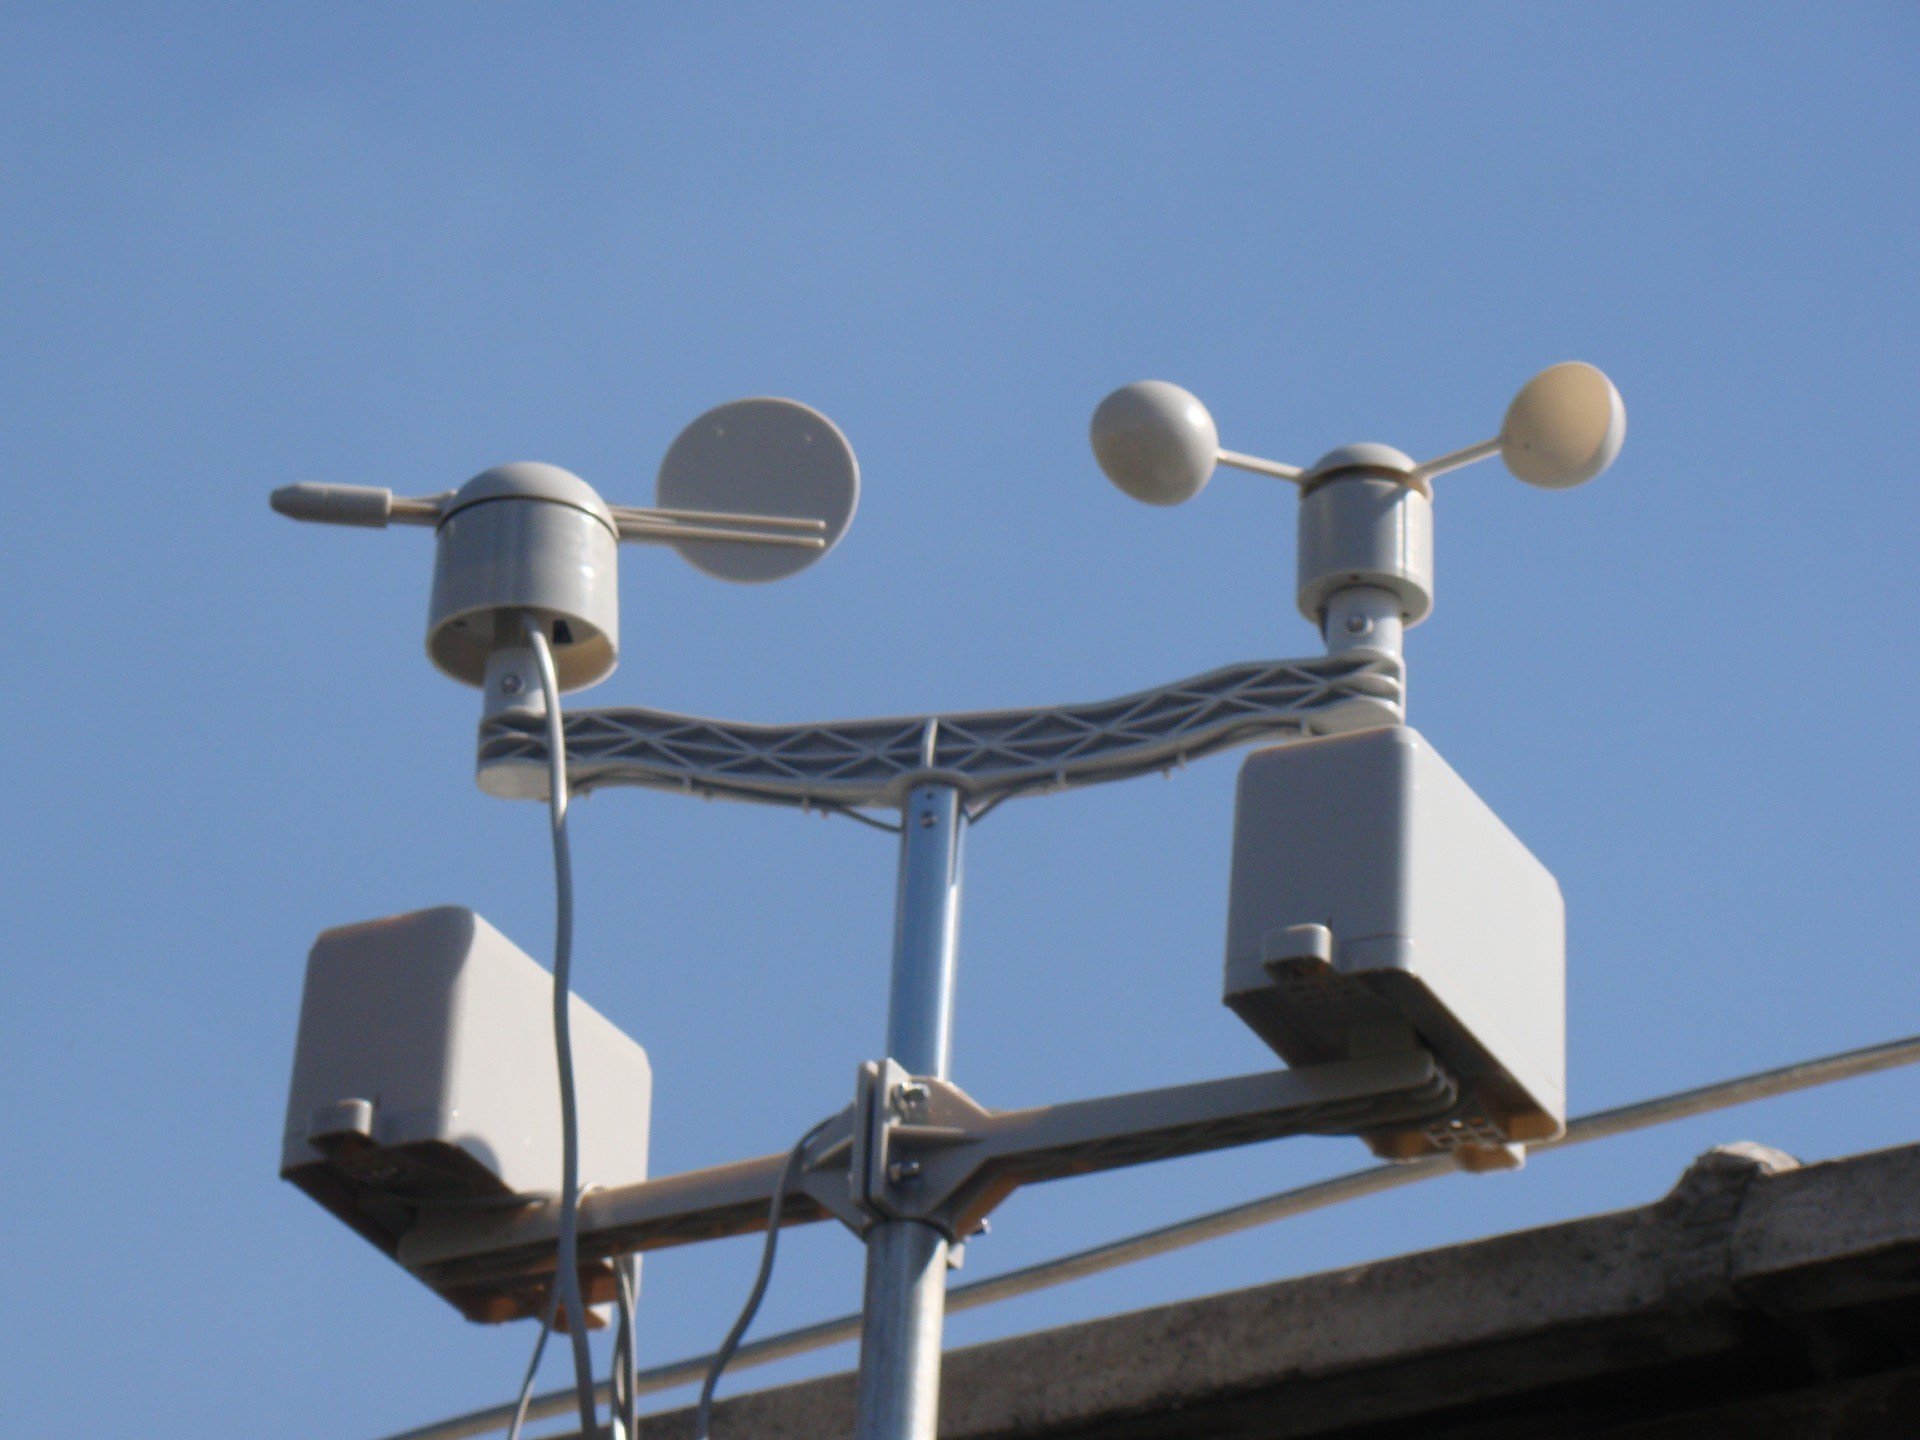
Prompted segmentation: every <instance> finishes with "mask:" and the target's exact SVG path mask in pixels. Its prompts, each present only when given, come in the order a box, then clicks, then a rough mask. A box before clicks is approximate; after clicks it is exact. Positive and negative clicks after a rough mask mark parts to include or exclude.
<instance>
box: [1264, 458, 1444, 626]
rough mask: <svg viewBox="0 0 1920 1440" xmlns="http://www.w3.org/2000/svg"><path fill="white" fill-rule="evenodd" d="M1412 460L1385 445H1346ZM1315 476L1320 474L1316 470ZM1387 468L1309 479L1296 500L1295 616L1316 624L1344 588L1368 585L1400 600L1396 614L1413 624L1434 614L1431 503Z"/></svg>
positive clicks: (1362, 467) (1358, 467)
mask: <svg viewBox="0 0 1920 1440" xmlns="http://www.w3.org/2000/svg"><path fill="white" fill-rule="evenodd" d="M1361 451H1369V452H1371V451H1377V452H1379V453H1380V454H1382V455H1384V456H1392V457H1395V458H1396V459H1397V460H1399V461H1404V462H1405V464H1404V467H1396V468H1398V469H1401V470H1402V473H1404V472H1405V471H1411V469H1412V466H1413V462H1412V461H1411V460H1407V459H1406V457H1405V456H1403V455H1400V453H1399V452H1398V451H1397V450H1389V449H1388V448H1387V447H1386V446H1384V445H1377V446H1375V445H1369V446H1358V445H1355V446H1349V447H1348V450H1347V451H1345V452H1343V451H1336V452H1334V455H1333V456H1329V457H1327V459H1325V460H1322V461H1321V462H1320V464H1321V466H1322V467H1325V466H1327V464H1328V461H1329V460H1333V459H1335V457H1337V456H1341V455H1343V454H1346V453H1349V452H1361ZM1316 473H1318V472H1316ZM1394 473H1395V470H1393V469H1389V468H1387V467H1386V466H1384V465H1367V464H1353V465H1351V466H1349V467H1345V468H1340V469H1337V470H1333V471H1332V473H1331V474H1330V475H1329V476H1328V478H1325V479H1319V478H1315V477H1314V476H1310V477H1309V479H1308V482H1307V485H1306V488H1305V489H1304V490H1303V491H1302V493H1301V496H1300V531H1299V567H1298V571H1297V580H1298V585H1299V597H1298V598H1299V604H1300V613H1301V614H1302V615H1304V616H1306V617H1307V619H1309V620H1311V621H1312V622H1313V623H1314V624H1315V625H1319V624H1321V623H1322V621H1323V620H1324V619H1325V616H1326V609H1327V601H1328V600H1329V599H1330V598H1331V597H1332V596H1334V595H1335V594H1337V593H1338V592H1339V591H1341V590H1345V589H1348V588H1350V587H1353V586H1366V587H1368V588H1371V589H1376V590H1385V591H1387V592H1388V593H1389V594H1391V595H1393V596H1395V597H1397V598H1398V600H1399V601H1400V617H1401V620H1402V622H1403V623H1404V624H1406V625H1408V626H1413V625H1418V624H1419V623H1420V622H1421V621H1422V620H1424V619H1426V618H1427V616H1428V615H1429V614H1431V613H1432V611H1433V501H1432V500H1430V499H1428V498H1427V496H1426V494H1425V493H1424V492H1423V491H1422V490H1420V489H1419V488H1417V487H1416V486H1413V485H1410V484H1408V483H1406V482H1405V481H1404V480H1399V479H1394V478H1392V476H1393V474H1394Z"/></svg>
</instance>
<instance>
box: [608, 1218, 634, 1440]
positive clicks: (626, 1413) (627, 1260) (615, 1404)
mask: <svg viewBox="0 0 1920 1440" xmlns="http://www.w3.org/2000/svg"><path fill="white" fill-rule="evenodd" d="M614 1278H615V1280H616V1282H617V1283H618V1286H619V1294H618V1296H617V1297H616V1299H617V1303H618V1305H619V1307H620V1328H619V1330H618V1331H616V1332H615V1334H614V1337H613V1377H612V1384H611V1385H610V1386H609V1387H608V1388H609V1396H608V1399H609V1403H610V1405H611V1407H612V1409H613V1413H614V1414H615V1415H616V1416H618V1417H619V1423H620V1427H621V1435H622V1437H623V1440H634V1437H635V1436H637V1435H638V1434H639V1433H640V1389H639V1386H638V1385H636V1384H635V1383H634V1372H635V1371H636V1370H637V1369H639V1367H640V1351H639V1336H638V1331H637V1330H636V1328H635V1326H636V1321H635V1315H636V1313H637V1312H638V1310H639V1308H640V1257H639V1256H638V1255H623V1256H621V1257H620V1259H618V1260H617V1261H615V1262H614Z"/></svg>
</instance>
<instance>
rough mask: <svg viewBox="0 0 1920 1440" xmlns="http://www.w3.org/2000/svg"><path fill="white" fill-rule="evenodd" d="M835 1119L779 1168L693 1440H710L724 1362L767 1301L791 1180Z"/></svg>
mask: <svg viewBox="0 0 1920 1440" xmlns="http://www.w3.org/2000/svg"><path fill="white" fill-rule="evenodd" d="M838 1118H839V1117H838V1116H837V1115H829V1116H828V1117H827V1118H826V1119H824V1120H822V1121H821V1122H820V1123H819V1124H818V1125H815V1126H814V1127H813V1128H812V1129H811V1130H809V1131H807V1133H806V1134H804V1135H802V1136H801V1137H800V1138H799V1139H798V1140H797V1141H795V1142H794V1146H793V1149H792V1150H791V1151H789V1152H788V1154H787V1163H786V1164H785V1165H783V1166H781V1167H780V1178H779V1179H778V1180H776V1181H775V1182H774V1186H773V1200H772V1202H771V1203H770V1204H769V1205H768V1206H767V1240H766V1244H765V1245H763V1246H762V1247H761V1250H760V1273H759V1274H758V1275H756V1276H754V1279H753V1292H752V1293H751V1294H750V1295H748V1296H747V1303H746V1304H745V1305H743V1306H741V1307H740V1318H739V1319H737V1320H735V1321H734V1322H733V1328H732V1329H731V1330H729V1331H727V1338H726V1339H724V1340H722V1341H721V1342H720V1348H719V1349H718V1350H716V1351H714V1352H713V1363H712V1364H710V1365H709V1366H707V1376H706V1379H704V1380H702V1381H701V1382H700V1403H699V1405H698V1406H697V1407H695V1410H694V1419H693V1440H709V1434H708V1432H709V1431H710V1430H711V1429H712V1425H713V1392H714V1390H715V1389H717V1388H718V1387H719V1384H720V1376H721V1375H722V1374H723V1373H725V1371H726V1368H727V1362H728V1361H729V1360H731V1359H733V1352H734V1351H735V1350H737V1349H739V1348H740V1341H741V1340H742V1339H743V1338H745V1336H746V1333H747V1327H748V1326H749V1325H751V1324H753V1317H754V1316H755V1315H757V1314H759V1313H760V1302H761V1300H763V1299H764V1298H766V1293H767V1282H768V1281H770V1280H771V1279H773V1257H774V1253H775V1251H776V1250H777V1249H778V1247H779V1244H780V1212H781V1211H782V1210H784V1209H785V1208H786V1202H787V1191H788V1190H789V1189H791V1188H792V1187H793V1181H794V1177H795V1176H797V1175H798V1174H799V1173H800V1163H801V1161H803V1160H804V1159H806V1155H807V1147H808V1146H809V1145H811V1144H812V1143H813V1142H814V1141H815V1140H817V1139H819V1138H820V1133H821V1132H822V1131H823V1130H825V1129H826V1128H827V1126H829V1125H831V1124H832V1123H833V1122H834V1121H835V1120H837V1119H838Z"/></svg>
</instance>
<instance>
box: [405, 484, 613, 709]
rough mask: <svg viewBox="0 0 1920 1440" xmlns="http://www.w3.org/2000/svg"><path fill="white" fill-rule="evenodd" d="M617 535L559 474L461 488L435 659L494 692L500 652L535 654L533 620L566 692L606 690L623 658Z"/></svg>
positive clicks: (436, 600)
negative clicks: (529, 625) (492, 666)
mask: <svg viewBox="0 0 1920 1440" xmlns="http://www.w3.org/2000/svg"><path fill="white" fill-rule="evenodd" d="M618 547H619V534H618V531H617V529H616V527H615V524H614V518H613V512H612V511H611V510H609V509H608V508H607V504H606V502H605V501H603V500H602V499H601V498H600V497H599V495H598V494H596V493H595V492H594V489H593V487H592V486H591V485H589V484H587V482H586V481H584V480H582V479H581V478H580V477H579V476H577V475H574V474H571V473H569V472H568V471H565V470H562V469H561V468H560V467H559V466H557V465H542V464H538V463H535V462H532V461H522V462H518V463H515V464H512V465H497V466H495V467H494V468H493V469H491V470H487V471H484V472H482V473H481V474H479V475H476V476H475V477H474V478H473V479H471V480H469V481H468V482H467V483H466V484H465V485H463V486H462V487H461V488H460V490H459V491H458V493H457V494H455V496H454V497H453V499H452V500H451V501H450V502H449V503H448V505H447V507H446V510H445V512H444V514H443V515H442V516H441V519H440V522H439V526H438V544H437V546H436V548H435V555H434V565H433V600H432V603H431V605H430V606H429V610H428V616H427V654H428V656H429V657H430V658H431V659H432V660H433V663H434V664H435V665H436V666H438V667H439V668H440V669H441V670H442V671H444V672H445V673H446V674H448V675H451V676H452V677H453V678H454V679H455V680H459V681H462V682H464V683H465V684H468V685H473V686H477V687H484V686H485V685H486V684H487V681H488V664H489V661H490V660H491V659H493V658H494V656H495V655H496V653H497V652H499V651H501V650H504V649H510V648H519V647H522V646H524V645H525V643H526V642H525V638H524V630H523V620H522V617H523V616H525V615H527V614H531V615H532V616H534V617H535V619H537V620H538V621H539V622H540V624H541V625H542V626H543V627H544V628H545V630H546V633H547V637H548V639H549V641H550V642H551V643H552V646H553V663H554V669H555V671H556V672H557V673H558V675H559V679H560V688H561V689H562V690H578V689H582V688H584V687H586V686H588V685H592V684H595V683H597V682H598V681H601V680H604V679H605V678H606V677H607V676H608V675H609V674H611V673H612V672H613V667H614V665H615V664H616V663H617V661H618V659H619V654H620V592H619V567H618V562H617V559H616V556H617V552H618Z"/></svg>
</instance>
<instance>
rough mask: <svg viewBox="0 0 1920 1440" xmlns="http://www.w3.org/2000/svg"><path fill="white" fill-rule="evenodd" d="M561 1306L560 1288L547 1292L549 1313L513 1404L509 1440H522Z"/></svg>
mask: <svg viewBox="0 0 1920 1440" xmlns="http://www.w3.org/2000/svg"><path fill="white" fill-rule="evenodd" d="M559 1305H560V1287H559V1286H558V1285H556V1286H554V1287H553V1288H552V1289H551V1290H549V1291H548V1292H547V1313H546V1314H545V1315H544V1316H542V1317H541V1320H540V1338H539V1339H538V1340H536V1341H534V1342H533V1355H532V1358H530V1359H529V1360H528V1361H527V1373H526V1375H525V1377H524V1378H523V1379H522V1380H521V1381H520V1395H519V1397H518V1398H517V1399H516V1400H515V1401H514V1402H513V1420H512V1421H511V1423H509V1424H508V1426H507V1440H520V1429H521V1427H522V1426H524V1425H525V1424H526V1423H527V1406H528V1404H529V1403H531V1402H532V1400H533V1377H534V1376H535V1375H538V1374H539V1373H540V1357H541V1356H542V1355H544V1354H546V1353H547V1337H548V1336H549V1335H551V1334H553V1312H554V1311H555V1310H556V1309H558V1308H559Z"/></svg>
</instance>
